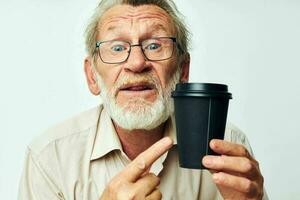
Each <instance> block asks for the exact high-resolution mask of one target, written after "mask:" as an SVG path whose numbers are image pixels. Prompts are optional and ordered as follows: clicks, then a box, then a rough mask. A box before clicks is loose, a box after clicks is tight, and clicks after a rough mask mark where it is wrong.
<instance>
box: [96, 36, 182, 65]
mask: <svg viewBox="0 0 300 200" xmlns="http://www.w3.org/2000/svg"><path fill="white" fill-rule="evenodd" d="M164 38H168V39H171V40H172V41H173V49H172V53H171V55H170V57H168V58H164V59H158V60H157V59H155V60H154V59H149V58H148V57H147V56H146V54H145V52H144V49H143V48H142V44H141V43H138V44H130V42H127V41H123V40H120V41H122V42H126V43H128V44H129V50H128V55H127V57H126V59H124V60H123V61H121V62H105V61H104V60H103V59H102V57H101V53H100V49H99V47H100V45H101V44H102V43H105V42H111V41H118V40H106V41H97V42H96V48H95V51H96V50H98V55H99V57H100V59H101V61H102V62H103V63H106V64H121V63H123V62H126V61H127V60H128V58H129V56H130V53H131V49H132V47H137V46H139V47H141V50H142V52H143V55H144V58H145V59H146V60H147V61H163V60H168V59H170V58H172V56H173V53H174V49H175V46H176V47H177V45H174V43H177V42H176V38H175V37H153V38H149V39H164ZM147 40H148V39H147ZM142 42H143V41H142Z"/></svg>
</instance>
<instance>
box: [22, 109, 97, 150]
mask: <svg viewBox="0 0 300 200" xmlns="http://www.w3.org/2000/svg"><path fill="white" fill-rule="evenodd" d="M101 111H102V105H99V106H97V107H95V108H92V109H90V110H87V111H84V112H82V113H80V114H77V115H76V116H74V117H72V118H69V119H66V120H65V121H63V122H61V123H59V124H57V125H55V126H53V127H51V128H49V129H47V130H46V131H44V132H43V133H42V134H41V135H39V136H38V137H36V138H34V139H33V141H32V142H31V143H30V144H29V146H28V148H29V150H30V151H31V152H32V153H33V154H35V155H38V154H40V153H41V152H42V151H43V150H44V149H45V148H46V147H47V146H49V145H50V144H54V143H57V142H60V141H64V140H68V141H70V140H71V139H72V138H79V137H86V136H87V134H89V133H90V130H91V129H95V128H96V127H97V124H98V119H99V116H100V113H101Z"/></svg>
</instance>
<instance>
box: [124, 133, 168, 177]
mask: <svg viewBox="0 0 300 200" xmlns="http://www.w3.org/2000/svg"><path fill="white" fill-rule="evenodd" d="M172 144H173V141H172V139H171V138H169V137H165V138H163V139H161V140H159V141H158V142H156V143H155V144H153V145H152V146H151V147H150V148H148V149H147V150H146V151H144V152H143V153H141V154H140V155H139V156H138V157H136V158H135V159H134V160H133V161H132V162H131V163H130V164H129V165H127V167H126V168H125V169H124V170H123V171H122V172H121V175H122V176H123V177H124V178H125V179H126V180H128V181H131V182H135V181H136V180H137V179H138V178H139V177H140V176H141V175H142V174H143V173H144V172H145V171H146V170H147V169H148V168H149V167H150V166H151V165H152V164H153V163H154V162H155V161H156V160H157V159H158V158H159V157H160V156H162V155H163V154H164V153H166V152H167V151H168V150H169V149H170V148H171V147H172Z"/></svg>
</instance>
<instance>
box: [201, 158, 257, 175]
mask: <svg viewBox="0 0 300 200" xmlns="http://www.w3.org/2000/svg"><path fill="white" fill-rule="evenodd" d="M202 163H203V165H204V166H205V167H207V168H208V169H211V170H216V171H230V172H234V173H242V174H245V175H247V177H248V178H252V179H254V178H256V177H257V176H258V175H259V174H260V172H259V168H258V166H257V164H256V162H254V161H252V160H250V159H248V158H246V157H232V156H224V155H222V156H205V157H204V158H203V160H202Z"/></svg>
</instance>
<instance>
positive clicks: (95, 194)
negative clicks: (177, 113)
mask: <svg viewBox="0 0 300 200" xmlns="http://www.w3.org/2000/svg"><path fill="white" fill-rule="evenodd" d="M173 123H174V120H173V118H171V119H169V121H168V122H167V128H166V131H165V135H166V136H170V137H171V138H173V140H174V145H173V147H172V148H171V149H170V150H169V152H167V153H166V154H164V155H163V156H161V158H159V159H158V160H157V161H156V162H155V163H154V164H153V165H152V167H151V169H150V172H153V173H155V174H156V175H159V176H160V177H161V182H160V186H159V188H160V191H161V192H162V194H163V199H164V200H198V199H201V200H217V199H222V197H221V196H220V194H219V192H218V190H217V188H216V186H215V184H214V183H213V182H212V179H211V175H210V173H209V172H208V171H207V170H191V169H183V168H180V167H179V163H178V153H177V145H176V137H175V131H174V124H173ZM225 139H226V140H229V141H232V142H236V143H240V144H243V145H245V146H246V147H247V148H248V150H249V151H250V153H252V151H251V148H250V145H249V143H248V141H247V139H246V137H245V136H244V134H242V133H241V132H240V131H239V130H238V129H236V128H234V127H232V126H227V128H226V133H225ZM129 162H130V160H129V158H128V157H127V156H126V155H125V153H124V152H123V150H122V146H121V143H120V141H119V138H118V136H117V134H116V132H115V129H114V126H113V124H112V121H111V119H110V117H109V115H108V113H107V112H106V111H105V109H103V106H102V105H100V106H98V107H97V108H94V109H91V110H89V111H86V112H84V113H81V114H80V115H78V116H76V117H74V118H72V119H69V120H67V121H65V122H63V123H61V124H59V125H58V126H56V127H53V128H51V129H49V130H48V131H46V132H45V133H44V134H43V135H41V136H40V137H39V138H36V139H35V140H34V141H33V142H32V143H31V144H30V145H29V146H28V150H27V154H26V161H25V167H24V171H23V175H22V178H21V181H20V188H19V199H21V200H55V199H70V200H71V199H84V200H97V199H99V197H100V196H101V194H102V192H103V190H104V189H105V187H106V185H107V183H108V182H109V181H110V180H111V179H112V177H114V176H115V175H116V174H117V173H118V172H120V171H121V170H122V169H123V168H124V167H125V166H126V165H127V164H128V163H129Z"/></svg>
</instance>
